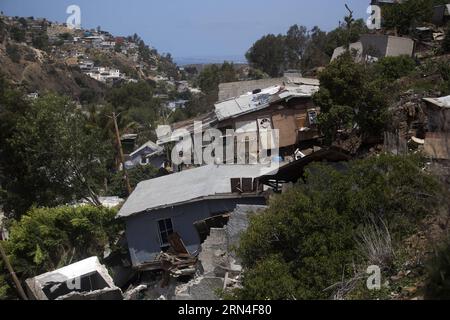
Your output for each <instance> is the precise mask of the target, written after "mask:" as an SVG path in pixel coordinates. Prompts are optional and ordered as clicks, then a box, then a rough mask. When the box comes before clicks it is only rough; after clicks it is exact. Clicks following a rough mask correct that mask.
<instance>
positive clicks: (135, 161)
mask: <svg viewBox="0 0 450 320" xmlns="http://www.w3.org/2000/svg"><path fill="white" fill-rule="evenodd" d="M126 159H127V160H126V161H125V167H126V169H132V168H135V167H137V166H139V165H141V166H146V165H152V166H153V167H155V168H159V167H161V165H163V163H164V161H165V160H166V156H165V153H164V148H162V147H160V146H158V145H157V144H156V143H154V142H152V141H148V142H147V143H145V144H144V145H142V146H140V147H139V148H138V149H136V150H135V151H133V152H131V153H130V154H129V155H128V156H127V157H126Z"/></svg>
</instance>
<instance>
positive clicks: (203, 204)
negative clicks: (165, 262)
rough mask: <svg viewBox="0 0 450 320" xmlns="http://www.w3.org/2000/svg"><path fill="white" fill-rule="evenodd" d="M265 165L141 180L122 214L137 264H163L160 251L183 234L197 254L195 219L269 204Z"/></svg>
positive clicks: (207, 169) (212, 167) (211, 167)
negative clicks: (171, 238)
mask: <svg viewBox="0 0 450 320" xmlns="http://www.w3.org/2000/svg"><path fill="white" fill-rule="evenodd" d="M269 169H270V168H267V167H264V166H260V165H209V166H203V167H199V168H195V169H191V170H186V171H182V172H179V173H175V174H171V175H167V176H163V177H160V178H157V179H152V180H148V181H144V182H141V183H140V184H139V185H138V186H137V187H136V189H135V190H134V192H133V193H132V194H131V196H130V197H129V198H128V200H127V201H126V202H125V204H124V205H123V207H122V208H121V210H120V211H119V213H118V216H117V218H120V219H124V221H125V223H126V237H127V241H128V247H129V251H130V256H131V261H132V264H133V267H135V268H138V269H140V270H152V269H158V268H159V265H160V264H159V260H158V256H159V254H160V252H161V251H164V250H166V249H167V248H168V246H169V241H168V237H169V235H170V234H172V233H175V232H176V233H178V234H179V235H180V237H181V239H182V241H183V243H184V245H185V246H186V248H187V249H188V251H189V252H190V253H191V254H195V253H196V252H198V250H199V249H200V245H201V240H200V236H199V234H198V232H197V230H196V229H195V226H194V223H195V222H199V221H202V220H205V219H208V218H211V217H215V216H218V215H223V214H225V213H230V212H232V211H234V209H235V208H236V206H237V205H238V204H242V205H265V204H266V198H265V196H264V194H263V192H262V191H263V189H262V185H261V184H259V182H258V177H259V176H261V175H263V174H264V173H267V172H268V171H269Z"/></svg>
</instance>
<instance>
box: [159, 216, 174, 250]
mask: <svg viewBox="0 0 450 320" xmlns="http://www.w3.org/2000/svg"><path fill="white" fill-rule="evenodd" d="M158 226H159V234H160V239H161V246H168V245H169V235H171V234H172V233H173V224H172V219H164V220H159V221H158Z"/></svg>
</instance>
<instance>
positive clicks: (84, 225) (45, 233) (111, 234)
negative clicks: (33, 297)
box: [5, 206, 122, 279]
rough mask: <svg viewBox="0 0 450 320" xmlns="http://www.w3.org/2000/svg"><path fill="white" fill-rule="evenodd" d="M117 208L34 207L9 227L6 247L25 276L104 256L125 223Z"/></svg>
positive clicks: (18, 270)
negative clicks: (120, 218) (106, 248)
mask: <svg viewBox="0 0 450 320" xmlns="http://www.w3.org/2000/svg"><path fill="white" fill-rule="evenodd" d="M115 215H116V210H110V209H104V208H97V207H92V206H81V207H77V208H75V207H57V208H33V209H31V210H30V211H29V212H28V213H27V214H26V215H24V216H23V217H22V218H21V219H20V221H18V222H14V223H13V225H12V227H11V229H10V239H9V241H8V242H7V243H5V244H6V245H7V248H6V250H7V251H8V254H9V255H10V256H11V264H12V265H13V266H14V268H15V271H16V272H17V273H18V274H19V275H20V276H21V278H22V279H26V278H28V277H31V276H36V275H38V274H41V273H43V272H47V271H48V270H54V269H57V268H59V267H62V266H64V265H67V264H69V263H73V262H76V261H79V260H82V259H85V258H88V257H90V256H103V252H104V249H105V246H106V245H109V244H112V243H113V242H114V240H116V238H117V236H118V233H119V231H120V230H121V229H122V226H121V225H120V223H119V222H117V221H116V220H115Z"/></svg>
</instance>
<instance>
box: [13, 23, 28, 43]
mask: <svg viewBox="0 0 450 320" xmlns="http://www.w3.org/2000/svg"><path fill="white" fill-rule="evenodd" d="M9 32H10V34H11V39H13V40H14V41H16V42H24V41H25V30H24V29H23V28H19V27H15V26H14V27H12V28H11V29H10V31H9Z"/></svg>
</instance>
